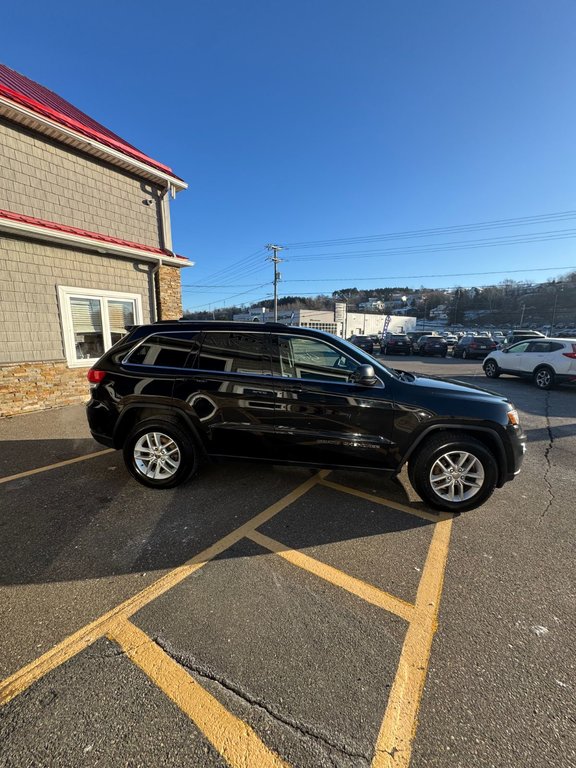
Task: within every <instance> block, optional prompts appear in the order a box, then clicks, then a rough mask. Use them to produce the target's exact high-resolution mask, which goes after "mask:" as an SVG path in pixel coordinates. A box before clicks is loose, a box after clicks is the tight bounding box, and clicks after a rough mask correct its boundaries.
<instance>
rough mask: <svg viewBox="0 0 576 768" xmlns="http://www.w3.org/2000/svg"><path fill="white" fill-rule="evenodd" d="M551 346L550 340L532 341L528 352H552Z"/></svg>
mask: <svg viewBox="0 0 576 768" xmlns="http://www.w3.org/2000/svg"><path fill="white" fill-rule="evenodd" d="M550 346H551V344H550V342H549V341H532V342H530V346H529V348H528V352H550V351H551V350H550Z"/></svg>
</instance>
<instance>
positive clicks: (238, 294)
mask: <svg viewBox="0 0 576 768" xmlns="http://www.w3.org/2000/svg"><path fill="white" fill-rule="evenodd" d="M265 285H268V283H262V284H261V285H258V286H256V288H264V286H265ZM256 288H254V290H256ZM247 293H253V290H249V291H241V292H240V293H234V294H232V296H226V298H225V299H221V301H222V302H224V301H229V300H230V299H235V298H236V297H237V296H245V295H246V294H247ZM215 303H216V302H214V301H207V302H206V303H205V304H196V305H195V306H193V307H189V308H188V309H199V308H200V307H211V306H212V304H215ZM187 311H188V310H187Z"/></svg>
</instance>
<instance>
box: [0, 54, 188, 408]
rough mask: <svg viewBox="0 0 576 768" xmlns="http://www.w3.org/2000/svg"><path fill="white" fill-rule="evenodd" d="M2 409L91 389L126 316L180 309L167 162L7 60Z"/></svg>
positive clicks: (61, 400)
mask: <svg viewBox="0 0 576 768" xmlns="http://www.w3.org/2000/svg"><path fill="white" fill-rule="evenodd" d="M0 179H1V183H0V321H1V322H0V416H5V415H11V414H15V413H22V412H25V411H31V410H38V409H43V408H47V407H52V406H57V405H64V404H68V403H73V402H79V401H82V400H84V399H86V395H87V382H86V372H87V369H88V368H89V367H90V366H91V365H92V363H93V362H94V361H95V360H96V359H97V358H98V357H99V356H100V355H101V353H102V352H103V351H104V350H106V349H107V348H109V347H110V346H111V345H112V344H113V343H114V342H115V341H116V340H117V339H118V338H120V337H121V335H122V334H123V333H124V331H125V328H126V326H127V325H130V324H132V323H140V322H148V321H150V320H154V319H157V318H165V319H170V318H177V317H180V316H181V313H182V304H181V283H180V270H181V268H182V267H185V266H190V265H191V262H190V261H188V260H187V259H186V258H184V257H181V256H177V255H176V254H175V253H174V251H173V247H172V236H171V229H170V212H169V200H170V197H173V196H174V195H175V194H176V192H178V191H180V190H183V189H185V188H186V187H187V185H186V183H185V182H184V181H182V179H180V178H178V177H177V176H176V175H175V174H174V173H173V172H172V170H171V169H170V168H168V167H167V166H165V165H163V164H161V163H159V162H157V161H156V160H153V159H152V158H151V157H148V156H147V155H145V154H144V153H143V152H141V151H140V150H138V149H137V148H136V147H134V146H132V145H130V144H128V143H127V142H126V141H124V140H123V139H122V138H120V137H119V136H117V135H116V134H114V133H112V132H111V131H110V130H108V129H107V128H105V127H104V126H103V125H100V124H99V123H97V122H96V121H95V120H93V119H92V118H90V117H89V116H88V115H86V114H84V113H83V112H81V111H80V110H78V109H77V108H76V107H74V106H73V105H72V104H70V103H69V102H67V101H65V100H64V99H63V98H61V97H60V96H58V95H57V94H55V93H53V92H52V91H50V90H48V89H47V88H45V87H44V86H42V85H39V84H38V83H35V82H33V81H32V80H30V79H28V78H27V77H24V76H23V75H21V74H19V73H17V72H14V71H13V70H11V69H9V68H8V67H6V66H4V65H0Z"/></svg>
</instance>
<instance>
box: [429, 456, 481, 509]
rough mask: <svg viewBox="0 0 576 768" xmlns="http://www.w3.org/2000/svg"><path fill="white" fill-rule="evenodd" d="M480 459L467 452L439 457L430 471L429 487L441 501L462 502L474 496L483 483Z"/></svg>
mask: <svg viewBox="0 0 576 768" xmlns="http://www.w3.org/2000/svg"><path fill="white" fill-rule="evenodd" d="M484 476H485V473H484V467H483V465H482V462H481V461H480V459H479V458H478V457H477V456H475V455H474V454H473V453H468V452H467V451H449V452H448V453H444V454H442V455H441V456H439V457H438V458H437V459H436V461H435V462H434V464H433V465H432V468H431V470H430V476H429V479H430V485H431V487H432V490H433V491H434V493H436V495H437V496H439V497H440V498H441V499H442V501H449V502H462V501H468V500H469V499H471V498H472V497H473V496H475V495H476V494H477V493H478V491H480V489H481V488H482V485H483V483H484Z"/></svg>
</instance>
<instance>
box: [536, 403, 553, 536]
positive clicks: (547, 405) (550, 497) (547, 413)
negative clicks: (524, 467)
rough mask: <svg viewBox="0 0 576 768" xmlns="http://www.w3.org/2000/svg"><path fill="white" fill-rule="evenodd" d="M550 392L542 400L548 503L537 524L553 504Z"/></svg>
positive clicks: (545, 480) (545, 479) (545, 478)
mask: <svg viewBox="0 0 576 768" xmlns="http://www.w3.org/2000/svg"><path fill="white" fill-rule="evenodd" d="M550 394H551V393H550V390H547V391H546V396H545V398H544V418H545V419H546V430H547V432H548V445H547V446H546V450H545V451H544V459H545V461H546V470H545V472H544V483H545V484H546V490H547V492H548V503H547V504H546V507H545V508H544V511H543V512H542V514H541V515H540V520H539V521H538V523H541V522H542V520H543V518H544V517H545V516H546V513H547V512H548V510H549V509H550V507H551V506H552V503H553V502H554V491H553V489H552V483H551V482H550V478H549V475H550V472H551V471H552V462H551V461H550V452H551V451H552V448H553V447H554V434H553V432H552V425H551V424H550Z"/></svg>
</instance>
